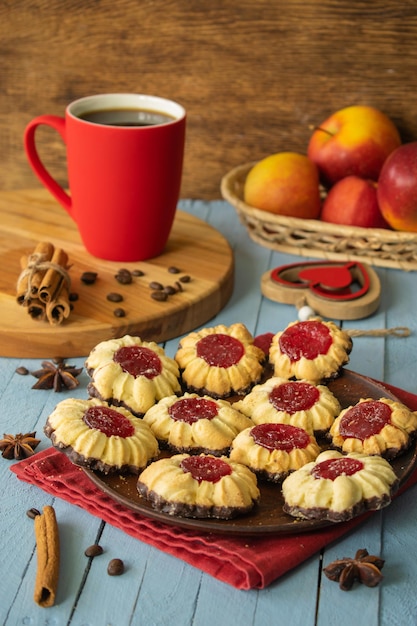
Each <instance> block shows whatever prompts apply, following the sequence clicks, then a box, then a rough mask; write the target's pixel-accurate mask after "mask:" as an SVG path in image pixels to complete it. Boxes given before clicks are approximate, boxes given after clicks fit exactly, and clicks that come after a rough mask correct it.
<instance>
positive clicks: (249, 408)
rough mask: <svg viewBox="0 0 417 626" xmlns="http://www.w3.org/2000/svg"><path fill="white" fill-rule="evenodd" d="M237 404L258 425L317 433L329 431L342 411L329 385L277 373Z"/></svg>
mask: <svg viewBox="0 0 417 626" xmlns="http://www.w3.org/2000/svg"><path fill="white" fill-rule="evenodd" d="M233 406H234V407H235V408H236V409H238V410H239V411H241V413H244V415H247V416H248V417H250V418H251V419H252V421H253V422H254V423H255V424H263V423H266V422H276V423H283V424H291V425H292V426H297V427H298V428H302V429H304V430H306V431H307V432H308V433H309V434H311V435H312V434H315V435H316V436H322V435H324V434H325V433H326V432H328V430H329V428H330V427H331V426H332V424H333V422H334V419H335V417H336V416H337V415H339V413H340V410H341V407H340V403H339V401H338V399H337V398H336V396H334V395H333V393H332V392H331V391H330V389H329V388H328V387H326V386H325V385H314V384H313V383H311V382H309V381H306V380H299V381H295V380H286V379H285V378H279V377H276V376H274V377H272V378H270V379H269V380H267V381H266V382H265V383H263V384H262V385H256V386H255V387H254V388H253V389H252V391H251V392H250V393H249V394H248V395H247V396H246V397H245V398H243V399H242V400H239V401H238V402H235V403H234V405H233Z"/></svg>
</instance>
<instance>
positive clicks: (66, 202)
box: [24, 115, 72, 217]
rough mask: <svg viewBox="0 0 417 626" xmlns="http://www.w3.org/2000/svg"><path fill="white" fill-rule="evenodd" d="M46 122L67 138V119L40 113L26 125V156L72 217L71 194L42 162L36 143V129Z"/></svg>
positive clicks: (46, 124) (42, 180) (42, 181)
mask: <svg viewBox="0 0 417 626" xmlns="http://www.w3.org/2000/svg"><path fill="white" fill-rule="evenodd" d="M42 124H44V125H45V126H50V127H51V128H53V129H54V130H56V131H57V132H58V133H59V134H60V135H61V138H62V140H63V142H64V143H66V139H65V119H64V118H63V117H59V116H57V115H40V116H38V117H35V118H34V119H33V120H32V121H31V122H29V124H28V125H27V126H26V129H25V133H24V145H25V151H26V156H27V159H28V161H29V164H30V166H31V167H32V169H33V171H34V172H35V174H36V176H37V177H38V178H39V180H40V181H41V183H42V184H43V185H45V187H46V188H47V189H48V190H49V191H50V193H51V194H52V195H53V196H54V197H55V198H56V199H57V200H58V202H59V203H60V204H61V205H62V206H63V207H64V209H65V210H66V211H67V212H68V213H69V215H71V217H72V200H71V196H69V195H68V194H67V192H66V191H65V190H64V189H63V188H62V187H61V185H59V184H58V183H57V182H56V180H55V179H54V178H52V176H51V175H50V173H49V172H48V170H47V169H46V167H45V166H44V164H43V163H42V161H41V159H40V157H39V154H38V151H37V149H36V143H35V131H36V129H37V128H38V126H40V125H42Z"/></svg>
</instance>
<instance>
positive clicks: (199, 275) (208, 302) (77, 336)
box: [0, 189, 234, 358]
mask: <svg viewBox="0 0 417 626" xmlns="http://www.w3.org/2000/svg"><path fill="white" fill-rule="evenodd" d="M42 241H49V242H51V243H52V244H53V245H54V246H55V247H60V248H62V249H64V250H65V252H67V254H68V257H69V264H70V265H71V267H70V270H69V274H70V278H71V292H74V293H77V294H78V300H77V301H76V302H74V304H73V307H74V308H73V310H72V312H71V314H70V316H69V318H68V319H66V320H64V322H63V323H62V324H60V325H57V326H52V325H50V324H49V323H48V322H46V321H36V320H33V319H32V318H31V317H30V316H29V314H28V312H27V309H26V308H25V307H22V306H20V305H18V304H17V302H16V283H17V279H18V277H19V274H20V271H21V267H20V259H21V257H22V256H25V255H26V256H27V255H28V254H31V253H32V252H33V250H34V248H35V246H36V244H37V243H39V242H42ZM0 267H1V271H0V356H3V357H22V358H26V357H27V358H29V357H33V358H53V357H63V358H67V357H75V356H84V355H87V354H88V353H89V352H90V350H91V348H93V347H94V346H95V345H96V344H97V343H99V342H100V341H104V340H106V339H110V338H113V337H122V336H123V335H126V334H131V335H137V336H140V337H141V338H142V339H143V340H146V341H156V342H163V341H165V340H167V339H172V338H173V337H177V336H179V335H182V334H184V333H187V332H190V331H191V330H193V329H194V328H197V327H198V326H200V325H202V324H205V323H206V322H207V321H208V320H209V319H211V318H212V317H213V316H214V315H216V314H217V313H218V312H219V311H220V310H221V309H222V308H223V307H224V306H225V304H226V303H227V301H228V299H229V298H230V296H231V293H232V290H233V279H234V271H233V270H234V268H233V252H232V250H231V248H230V245H229V243H228V242H227V240H226V239H225V238H224V237H223V235H221V234H220V233H219V232H218V231H217V230H216V229H215V228H213V227H211V226H210V225H208V224H207V223H206V222H204V221H202V220H200V219H198V218H196V217H194V216H192V215H190V214H188V213H185V212H183V211H177V215H176V218H175V222H174V226H173V229H172V232H171V235H170V238H169V241H168V244H167V246H166V249H165V251H164V252H163V254H161V255H160V256H158V257H156V258H155V259H151V260H150V261H140V262H137V263H119V262H114V261H103V260H101V259H97V258H95V257H93V256H91V255H90V254H89V253H88V252H87V251H86V250H85V248H84V246H83V244H82V243H81V240H80V237H79V235H78V231H77V229H76V226H75V224H74V222H73V221H72V220H71V218H70V217H69V216H68V215H67V214H66V212H65V211H64V210H63V209H62V208H61V207H60V206H59V205H58V204H57V203H56V202H55V200H54V199H53V198H52V197H51V196H50V195H49V193H48V192H47V191H46V190H43V189H39V190H24V191H13V192H10V191H9V192H0ZM170 267H177V268H178V269H179V270H180V272H179V273H178V274H172V273H171V272H169V271H168V269H169V268H170ZM121 268H127V269H129V270H131V271H132V270H135V269H140V270H142V272H143V274H144V275H143V276H140V277H134V278H133V281H132V283H131V284H129V285H121V284H119V283H118V281H117V280H116V279H115V275H116V274H117V272H118V270H120V269H121ZM86 271H92V272H96V273H97V280H96V282H95V283H94V284H93V285H85V284H84V283H83V282H82V281H81V276H82V274H83V272H86ZM186 275H188V276H189V277H190V280H189V282H182V283H181V285H182V287H183V291H180V292H177V293H175V294H174V295H172V296H169V298H168V299H167V300H166V301H165V302H158V301H155V300H153V299H152V298H151V295H150V294H151V291H152V290H151V289H150V287H149V283H150V282H152V281H157V282H160V283H161V284H162V285H164V286H167V285H173V284H174V283H175V282H176V281H178V280H180V279H181V277H183V276H186ZM110 292H117V293H120V294H121V295H122V296H123V302H121V303H120V304H119V303H118V304H115V303H112V302H109V301H108V300H107V298H106V296H107V294H108V293H110ZM117 307H122V308H123V309H124V311H125V317H120V318H119V317H115V315H114V309H115V308H117Z"/></svg>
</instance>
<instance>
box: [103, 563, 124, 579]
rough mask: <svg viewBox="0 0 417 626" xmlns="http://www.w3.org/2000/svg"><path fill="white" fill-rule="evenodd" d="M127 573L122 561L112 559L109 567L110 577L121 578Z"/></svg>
mask: <svg viewBox="0 0 417 626" xmlns="http://www.w3.org/2000/svg"><path fill="white" fill-rule="evenodd" d="M124 571H125V566H124V563H123V561H122V559H112V560H111V561H110V562H109V564H108V566H107V573H108V575H109V576H120V575H121V574H123V572H124Z"/></svg>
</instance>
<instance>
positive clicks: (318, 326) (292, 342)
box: [269, 319, 352, 383]
mask: <svg viewBox="0 0 417 626" xmlns="http://www.w3.org/2000/svg"><path fill="white" fill-rule="evenodd" d="M351 350H352V340H351V338H350V336H349V335H348V334H347V333H346V332H344V331H343V330H341V329H340V328H339V327H338V326H336V324H334V323H333V322H323V321H321V320H319V319H312V320H308V321H306V322H292V323H291V324H289V325H288V326H287V328H286V329H285V330H283V331H281V332H278V333H277V334H276V335H274V337H273V339H272V342H271V346H270V349H269V360H270V362H271V364H272V365H273V368H274V375H275V376H280V377H281V378H287V379H290V378H297V379H299V380H302V379H305V380H310V381H311V382H316V383H317V382H320V381H323V380H325V379H329V378H334V377H336V376H337V375H338V374H339V372H340V369H341V368H342V367H343V365H345V364H346V363H348V361H349V354H350V352H351Z"/></svg>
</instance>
